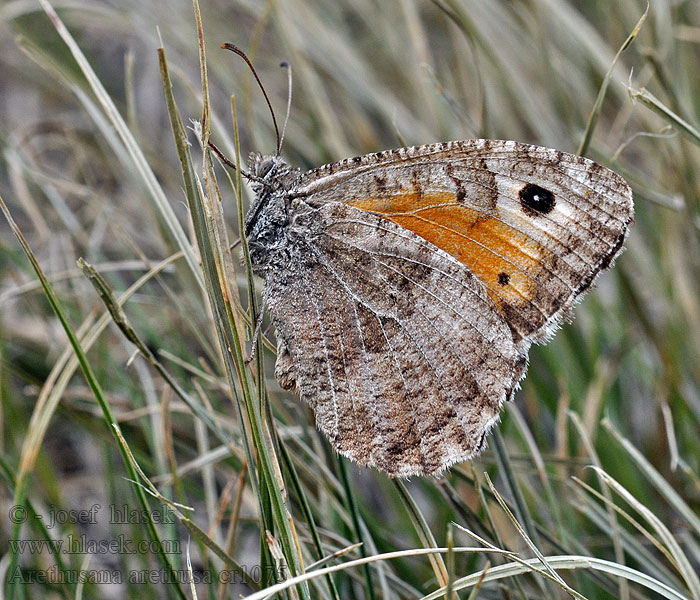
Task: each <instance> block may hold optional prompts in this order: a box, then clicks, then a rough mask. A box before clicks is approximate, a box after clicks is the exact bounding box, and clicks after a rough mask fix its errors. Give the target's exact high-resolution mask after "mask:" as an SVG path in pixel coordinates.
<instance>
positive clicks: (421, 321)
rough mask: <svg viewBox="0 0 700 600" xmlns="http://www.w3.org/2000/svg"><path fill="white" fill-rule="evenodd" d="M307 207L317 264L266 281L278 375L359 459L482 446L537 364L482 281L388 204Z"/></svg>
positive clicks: (430, 466) (380, 462)
mask: <svg viewBox="0 0 700 600" xmlns="http://www.w3.org/2000/svg"><path fill="white" fill-rule="evenodd" d="M304 218H305V219H308V225H306V224H305V225H304V228H305V230H306V236H305V237H306V240H307V244H306V249H305V252H304V256H305V260H304V271H305V272H304V273H302V274H301V276H300V277H298V278H297V281H296V285H289V282H288V281H286V279H285V277H288V276H289V275H285V274H284V273H275V274H270V276H268V279H267V285H268V296H269V298H270V301H269V305H268V308H269V311H270V315H271V316H272V319H273V321H274V323H275V326H276V329H277V336H278V340H279V355H278V365H277V376H278V378H279V379H280V381H281V382H282V383H283V384H284V385H286V386H287V387H296V388H297V391H298V392H299V394H300V395H301V397H302V398H303V399H305V400H306V401H307V402H308V403H309V405H310V406H311V408H312V409H313V411H314V414H315V416H316V423H317V425H318V427H319V429H321V430H322V431H323V432H324V433H326V434H327V435H328V437H329V438H330V440H331V442H332V444H333V445H334V447H335V448H336V449H337V450H338V451H340V452H341V453H342V454H344V455H346V456H349V457H351V458H353V459H354V460H356V461H357V462H359V463H360V464H363V465H371V466H376V467H378V468H380V469H382V470H383V471H386V472H387V473H389V474H391V475H396V476H408V475H412V474H437V473H439V472H441V471H442V470H444V469H445V468H447V467H448V466H449V465H451V464H453V463H454V462H456V461H460V460H465V459H466V458H469V457H470V456H472V455H473V454H475V453H476V452H477V451H478V450H479V449H480V447H481V445H482V443H483V439H484V436H485V434H486V432H487V431H488V429H489V428H490V426H491V425H492V424H493V423H494V422H495V420H496V419H497V416H498V412H499V408H500V406H501V404H502V402H503V401H504V400H505V399H507V398H508V397H509V396H510V394H511V393H512V391H513V389H514V387H515V385H516V383H517V381H518V380H519V379H520V377H521V375H522V373H523V372H524V369H525V362H526V358H525V352H524V349H523V346H522V345H517V344H516V343H515V342H514V340H513V337H512V335H511V333H510V330H509V328H508V327H507V325H506V324H505V322H504V321H503V319H502V318H501V317H500V315H499V314H498V313H497V312H496V311H494V310H493V307H492V303H491V300H490V299H489V298H488V296H487V294H485V292H484V290H483V287H482V286H481V284H480V283H479V282H478V281H477V280H476V278H475V277H474V276H473V275H472V274H471V273H470V272H469V270H468V269H467V268H466V267H465V266H464V265H463V264H461V263H460V262H459V261H457V260H456V259H454V258H453V257H452V256H450V255H449V254H447V253H445V252H443V251H441V250H439V249H436V248H435V247H434V246H432V245H431V244H430V243H428V242H426V241H425V240H423V239H422V238H421V237H419V236H417V235H416V234H414V233H413V232H411V231H407V230H405V229H403V228H401V227H400V226H399V225H397V224H395V223H393V222H391V221H389V220H386V219H383V218H381V217H379V216H377V215H374V214H371V213H367V212H364V211H361V210H359V209H356V208H354V207H351V206H348V205H346V204H341V203H329V204H326V205H323V206H321V207H320V208H318V209H317V210H315V211H314V212H313V213H312V214H306V215H304ZM297 226H299V223H297ZM300 283H301V284H302V285H299V284H300Z"/></svg>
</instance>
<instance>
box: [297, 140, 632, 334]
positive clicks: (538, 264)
mask: <svg viewBox="0 0 700 600" xmlns="http://www.w3.org/2000/svg"><path fill="white" fill-rule="evenodd" d="M308 180H309V181H308V183H306V184H302V187H301V189H302V190H303V192H304V194H305V195H307V198H308V201H309V202H310V203H312V204H315V203H318V204H322V203H324V202H332V201H336V202H338V201H339V202H347V203H349V204H351V205H353V206H355V207H357V208H361V209H362V210H365V211H368V212H373V213H375V214H378V215H381V216H382V217H384V218H385V219H388V220H391V221H393V222H395V223H397V224H398V225H400V226H401V227H403V228H405V229H408V230H411V231H413V232H415V233H416V234H418V235H419V236H421V237H423V238H424V239H426V240H428V241H430V242H431V243H432V244H434V245H435V246H437V247H439V248H441V249H443V250H445V251H446V252H448V253H449V254H451V255H452V256H454V257H455V258H457V259H458V260H459V261H460V262H462V263H464V264H465V265H467V266H468V267H469V269H470V270H471V272H472V273H474V274H475V275H476V276H477V277H478V278H479V280H480V281H481V282H482V283H483V284H484V285H485V286H486V289H487V290H488V294H489V296H490V298H491V299H492V301H493V302H494V304H495V306H496V308H497V309H498V310H499V311H500V312H501V313H502V314H503V316H504V318H506V319H507V321H508V323H509V324H510V325H511V327H512V329H513V331H514V332H515V333H516V334H517V335H519V336H520V337H522V338H527V339H529V340H531V341H541V340H543V339H546V338H547V337H548V336H549V335H550V334H551V333H552V331H553V330H554V328H555V327H556V326H557V325H558V324H559V322H560V321H561V320H562V318H564V317H566V316H567V315H568V313H569V310H570V308H571V306H572V305H573V303H574V302H575V301H576V299H577V298H578V297H579V296H580V294H581V293H582V292H583V291H585V289H587V288H588V287H589V286H590V284H591V283H592V281H593V279H594V278H595V276H596V275H597V274H598V273H599V272H600V271H601V269H603V268H605V267H607V266H608V265H609V264H610V262H611V261H612V260H613V259H614V257H615V256H616V255H617V254H618V253H619V252H620V250H621V248H622V244H623V242H624V240H625V237H626V235H627V231H628V225H629V223H630V222H631V220H632V214H633V208H632V195H631V191H630V189H629V187H628V186H627V184H626V183H625V182H624V180H623V179H622V178H621V177H619V176H618V175H616V174H615V173H613V172H612V171H610V170H609V169H606V168H604V167H601V166H600V165H598V164H597V163H595V162H593V161H590V160H588V159H585V158H581V157H578V156H574V155H571V154H565V153H562V152H558V151H556V150H549V149H546V148H540V147H535V146H529V145H526V144H519V143H517V142H510V141H505V142H504V141H494V140H469V141H464V142H447V143H444V144H431V145H428V146H419V147H414V148H402V149H399V150H393V151H388V152H383V153H379V154H376V155H368V156H367V157H359V159H349V160H347V161H342V162H341V163H336V164H335V165H327V166H325V167H321V168H320V169H317V170H316V171H312V172H311V173H310V174H309V177H308Z"/></svg>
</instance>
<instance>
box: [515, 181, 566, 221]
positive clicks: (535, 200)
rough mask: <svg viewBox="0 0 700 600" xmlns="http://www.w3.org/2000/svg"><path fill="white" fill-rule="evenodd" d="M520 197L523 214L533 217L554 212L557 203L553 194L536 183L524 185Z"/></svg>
mask: <svg viewBox="0 0 700 600" xmlns="http://www.w3.org/2000/svg"><path fill="white" fill-rule="evenodd" d="M518 196H519V197H520V206H521V207H522V209H523V212H525V214H527V215H529V216H531V217H537V216H539V215H546V214H547V213H550V212H552V210H553V209H554V206H555V204H556V203H557V201H556V198H555V197H554V194H553V193H552V192H550V191H549V190H546V189H544V188H543V187H540V186H539V185H535V184H534V183H528V184H526V185H524V186H523V187H522V188H521V189H520V192H519V193H518Z"/></svg>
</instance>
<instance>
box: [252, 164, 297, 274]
mask: <svg viewBox="0 0 700 600" xmlns="http://www.w3.org/2000/svg"><path fill="white" fill-rule="evenodd" d="M249 169H250V174H251V177H250V182H251V187H252V188H253V191H254V192H255V201H254V202H253V204H252V205H251V207H250V210H249V211H248V214H247V215H246V218H245V235H246V238H247V239H248V246H249V248H250V252H251V259H252V262H253V267H254V268H255V267H258V268H259V269H260V270H263V269H264V267H265V265H266V264H267V263H268V262H269V261H270V259H271V257H272V256H273V255H274V254H275V250H276V249H277V247H278V246H280V245H282V244H283V243H284V230H285V227H286V225H287V222H288V215H287V208H288V203H289V201H288V198H287V191H288V190H290V189H293V187H294V184H295V182H296V179H297V178H298V177H299V170H298V169H294V168H292V167H290V166H289V165H288V164H287V163H286V162H284V160H282V159H281V158H280V157H279V156H277V155H269V156H265V155H262V154H257V153H255V154H251V156H250V160H249Z"/></svg>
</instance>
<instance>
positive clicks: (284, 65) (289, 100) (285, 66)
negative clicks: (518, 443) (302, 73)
mask: <svg viewBox="0 0 700 600" xmlns="http://www.w3.org/2000/svg"><path fill="white" fill-rule="evenodd" d="M280 67H282V68H283V69H287V114H286V115H285V116H284V125H282V136H281V137H280V143H279V146H277V156H279V155H280V153H281V152H282V142H284V134H285V132H286V131H287V122H288V121H289V112H290V111H291V109H292V65H290V64H289V63H288V62H287V61H286V60H285V61H284V62H282V63H280Z"/></svg>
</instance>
